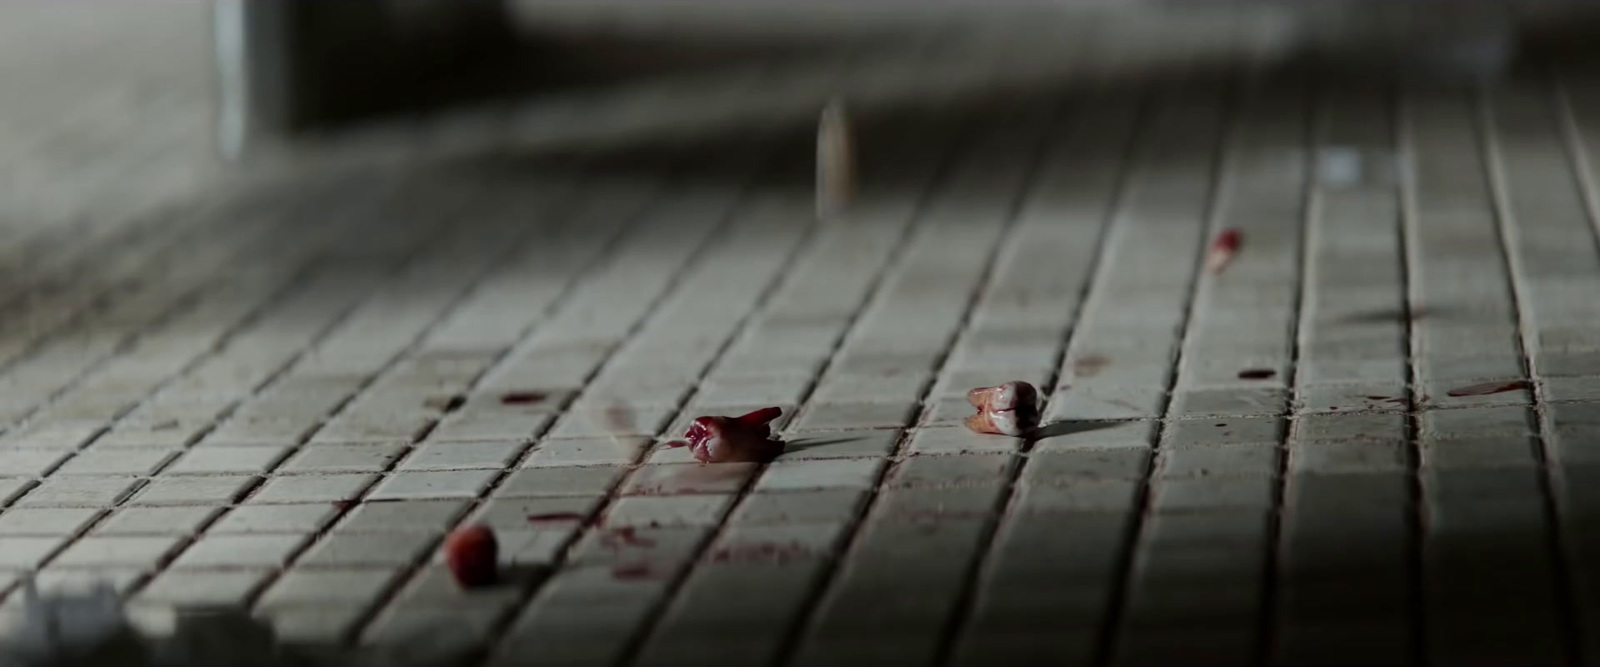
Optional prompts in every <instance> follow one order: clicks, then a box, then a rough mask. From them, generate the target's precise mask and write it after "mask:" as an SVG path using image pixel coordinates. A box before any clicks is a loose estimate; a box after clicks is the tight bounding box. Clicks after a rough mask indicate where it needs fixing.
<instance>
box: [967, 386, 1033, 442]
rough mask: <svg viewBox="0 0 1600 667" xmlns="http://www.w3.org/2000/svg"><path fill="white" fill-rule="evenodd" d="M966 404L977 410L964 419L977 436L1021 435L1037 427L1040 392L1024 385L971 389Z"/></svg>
mask: <svg viewBox="0 0 1600 667" xmlns="http://www.w3.org/2000/svg"><path fill="white" fill-rule="evenodd" d="M967 402H968V403H971V404H972V407H974V408H977V409H978V412H977V414H974V415H972V416H970V417H967V419H966V425H967V428H969V429H972V430H974V431H977V432H979V433H993V434H996V435H1010V436H1020V435H1023V434H1025V433H1027V432H1028V431H1031V430H1033V428H1034V427H1036V426H1038V425H1039V391H1038V390H1037V389H1034V388H1033V385H1031V384H1028V383H1026V382H1020V381H1013V382H1007V383H1004V384H1000V385H996V386H993V387H979V388H977V389H973V390H972V391H969V392H967Z"/></svg>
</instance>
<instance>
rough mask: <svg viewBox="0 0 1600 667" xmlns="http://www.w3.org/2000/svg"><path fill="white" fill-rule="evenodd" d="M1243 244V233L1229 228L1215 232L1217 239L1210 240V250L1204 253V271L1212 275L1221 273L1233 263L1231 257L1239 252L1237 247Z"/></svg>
mask: <svg viewBox="0 0 1600 667" xmlns="http://www.w3.org/2000/svg"><path fill="white" fill-rule="evenodd" d="M1243 243H1244V233H1243V232H1240V231H1239V230H1237V229H1234V228H1232V227H1229V228H1227V229H1223V230H1222V231H1220V232H1217V237H1216V238H1215V239H1212V240H1211V250H1210V251H1209V252H1208V253H1206V270H1207V271H1210V272H1212V273H1222V271H1223V270H1224V269H1227V268H1228V264H1229V263H1231V262H1232V261H1233V255H1234V254H1235V253H1237V252H1239V246H1240V245H1241V244H1243Z"/></svg>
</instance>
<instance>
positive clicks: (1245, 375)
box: [1239, 368, 1278, 380]
mask: <svg viewBox="0 0 1600 667" xmlns="http://www.w3.org/2000/svg"><path fill="white" fill-rule="evenodd" d="M1277 374H1278V372H1277V371H1275V370H1272V369H1270V368H1246V369H1244V370H1242V371H1239V379H1240V380H1266V379H1269V378H1271V377H1273V376H1275V375H1277Z"/></svg>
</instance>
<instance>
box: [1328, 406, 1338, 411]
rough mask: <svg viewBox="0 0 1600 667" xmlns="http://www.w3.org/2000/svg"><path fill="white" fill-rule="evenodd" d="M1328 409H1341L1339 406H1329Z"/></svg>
mask: <svg viewBox="0 0 1600 667" xmlns="http://www.w3.org/2000/svg"><path fill="white" fill-rule="evenodd" d="M1328 409H1329V410H1338V409H1339V406H1337V405H1330V406H1328Z"/></svg>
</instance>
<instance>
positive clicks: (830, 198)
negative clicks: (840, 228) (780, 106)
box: [817, 98, 856, 220]
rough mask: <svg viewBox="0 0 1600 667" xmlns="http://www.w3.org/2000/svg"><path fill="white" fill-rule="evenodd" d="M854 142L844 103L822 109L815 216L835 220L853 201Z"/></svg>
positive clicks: (834, 103) (854, 185)
mask: <svg viewBox="0 0 1600 667" xmlns="http://www.w3.org/2000/svg"><path fill="white" fill-rule="evenodd" d="M855 172H856V164H855V141H854V137H853V136H852V132H851V129H850V117H849V115H848V114H847V113H846V112H845V108H844V100H842V99H839V98H834V99H833V100H832V101H830V102H829V103H828V106H827V107H825V108H824V109H823V110H822V120H821V122H820V123H819V125H818V128H817V217H818V218H820V219H823V220H832V219H836V218H838V217H839V216H841V215H843V214H844V211H845V209H847V208H848V207H849V206H850V203H851V202H852V201H853V200H854V199H855V194H856V192H855V188H856V182H855V179H856V173H855Z"/></svg>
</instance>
